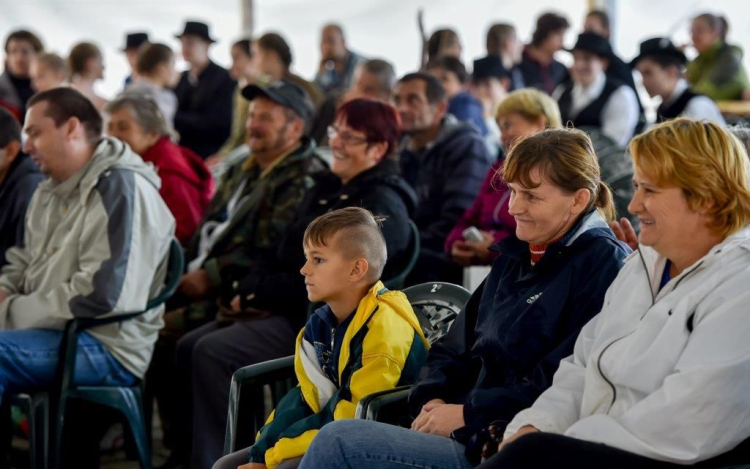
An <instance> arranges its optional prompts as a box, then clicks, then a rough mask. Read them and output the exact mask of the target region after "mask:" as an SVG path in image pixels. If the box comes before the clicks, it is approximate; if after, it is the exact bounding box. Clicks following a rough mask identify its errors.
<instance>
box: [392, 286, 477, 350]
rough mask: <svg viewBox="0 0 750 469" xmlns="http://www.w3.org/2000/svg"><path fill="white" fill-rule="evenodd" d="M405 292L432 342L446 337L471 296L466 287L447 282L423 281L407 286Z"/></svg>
mask: <svg viewBox="0 0 750 469" xmlns="http://www.w3.org/2000/svg"><path fill="white" fill-rule="evenodd" d="M403 292H404V294H405V295H406V297H407V298H408V299H409V303H410V304H411V307H412V308H413V309H414V313H416V315H417V319H419V324H420V325H421V326H422V331H423V332H424V335H425V337H427V340H428V341H429V342H430V344H434V343H436V342H437V341H439V340H440V339H442V338H443V337H445V335H446V334H447V333H448V330H449V329H450V326H451V324H453V320H454V319H456V316H458V313H460V312H461V310H462V309H463V307H464V306H466V303H467V302H468V301H469V298H470V297H471V293H470V292H469V290H467V289H465V288H464V287H462V286H460V285H454V284H452V283H445V282H431V283H423V284H421V285H415V286H413V287H409V288H406V289H405V290H403Z"/></svg>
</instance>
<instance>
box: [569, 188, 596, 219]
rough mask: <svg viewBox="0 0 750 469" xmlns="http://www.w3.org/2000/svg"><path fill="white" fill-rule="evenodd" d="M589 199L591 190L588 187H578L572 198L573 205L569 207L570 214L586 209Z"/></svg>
mask: <svg viewBox="0 0 750 469" xmlns="http://www.w3.org/2000/svg"><path fill="white" fill-rule="evenodd" d="M590 201H591V191H590V190H588V189H578V190H577V191H576V193H575V196H574V198H573V206H572V207H571V208H570V212H571V214H573V215H575V216H577V215H580V214H581V213H583V211H584V210H586V207H588V206H589V202H590Z"/></svg>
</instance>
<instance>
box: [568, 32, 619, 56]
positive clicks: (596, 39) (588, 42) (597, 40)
mask: <svg viewBox="0 0 750 469" xmlns="http://www.w3.org/2000/svg"><path fill="white" fill-rule="evenodd" d="M574 50H582V51H586V52H591V53H592V54H596V55H598V56H599V57H604V58H605V59H609V58H610V57H612V46H611V45H610V44H609V41H608V40H607V38H605V37H604V36H600V35H598V34H594V33H581V34H579V35H578V40H577V41H576V45H575V46H574V47H573V48H572V49H568V52H573V51H574Z"/></svg>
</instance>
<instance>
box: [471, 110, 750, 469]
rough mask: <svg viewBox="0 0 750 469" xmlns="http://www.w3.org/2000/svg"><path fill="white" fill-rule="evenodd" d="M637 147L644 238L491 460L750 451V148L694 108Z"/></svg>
mask: <svg viewBox="0 0 750 469" xmlns="http://www.w3.org/2000/svg"><path fill="white" fill-rule="evenodd" d="M630 153H631V154H632V155H633V161H634V164H635V176H634V183H635V186H636V192H635V195H634V197H633V200H632V201H631V203H630V206H629V207H628V209H629V210H630V211H631V212H633V213H634V214H635V215H637V216H638V218H639V219H640V223H641V233H640V236H639V242H640V247H639V249H638V251H637V252H635V253H634V254H632V255H631V257H630V259H629V260H628V262H627V263H626V265H625V267H624V268H623V269H622V270H621V271H620V273H619V275H618V276H617V278H616V279H615V281H614V283H613V284H612V286H611V287H610V288H609V291H608V292H607V295H606V298H605V300H604V306H603V308H602V311H601V313H600V314H599V315H598V316H596V317H595V318H594V319H592V320H591V321H590V322H589V323H588V324H587V325H586V326H585V327H584V329H583V330H582V331H581V334H580V335H579V337H578V340H577V342H576V345H575V351H574V353H573V355H572V356H570V357H568V358H566V359H564V360H563V361H562V362H561V364H560V367H559V369H558V371H557V373H556V374H555V377H554V382H553V385H552V387H551V388H549V389H548V390H547V391H545V392H544V393H543V394H542V395H541V396H540V397H539V398H538V399H537V401H536V402H535V403H534V405H533V406H532V407H531V408H529V409H526V410H524V411H522V412H520V413H519V414H517V415H516V417H515V418H514V419H513V420H512V421H511V423H510V424H509V425H508V426H507V428H506V432H505V440H504V442H503V443H502V445H501V446H500V452H499V454H497V455H496V456H494V457H493V458H491V459H490V460H488V461H487V462H485V463H484V464H483V465H482V466H481V467H482V468H488V469H489V468H492V469H512V468H520V467H533V468H536V469H540V468H541V469H543V468H547V467H549V468H552V467H555V468H557V467H576V468H602V467H606V468H609V469H613V468H614V469H618V468H626V467H628V468H630V467H638V468H671V467H684V466H688V465H693V464H696V463H699V462H700V463H701V464H700V467H722V466H727V465H732V464H736V463H738V462H747V454H748V451H747V447H748V443H743V441H744V440H746V439H748V437H750V311H749V310H748V308H749V306H748V305H750V288H749V287H748V286H749V285H750V228H748V227H747V224H748V222H750V181H749V179H750V163H748V158H747V153H746V151H745V149H744V147H743V146H742V144H741V143H740V142H739V140H737V139H736V138H735V137H733V136H732V135H730V134H729V133H728V132H727V131H726V130H724V129H722V128H721V127H719V126H717V125H715V124H712V123H708V122H696V121H691V120H688V119H676V120H674V121H670V122H666V123H663V124H660V125H657V126H656V127H654V128H653V129H651V130H650V131H648V132H647V133H645V134H643V135H641V136H638V137H636V138H635V139H634V140H633V141H632V142H631V144H630ZM743 455H744V460H743Z"/></svg>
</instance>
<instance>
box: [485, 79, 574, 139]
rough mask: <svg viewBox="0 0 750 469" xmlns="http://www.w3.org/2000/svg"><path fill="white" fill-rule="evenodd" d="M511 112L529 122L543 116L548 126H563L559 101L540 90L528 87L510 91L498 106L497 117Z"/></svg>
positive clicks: (551, 127)
mask: <svg viewBox="0 0 750 469" xmlns="http://www.w3.org/2000/svg"><path fill="white" fill-rule="evenodd" d="M511 113H516V114H518V115H520V116H521V117H523V118H524V119H526V120H528V121H529V122H536V121H538V120H539V118H540V117H543V118H544V120H545V123H546V127H547V128H550V129H559V128H562V117H561V116H560V108H559V107H558V106H557V102H556V101H555V100H554V99H552V98H550V97H549V96H548V95H546V94H545V93H542V92H541V91H539V90H535V89H531V88H527V89H523V90H517V91H514V92H512V93H510V94H509V95H508V96H507V97H506V98H505V99H504V100H503V102H501V103H500V105H499V106H498V107H497V111H495V119H499V118H500V116H502V115H508V114H511Z"/></svg>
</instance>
